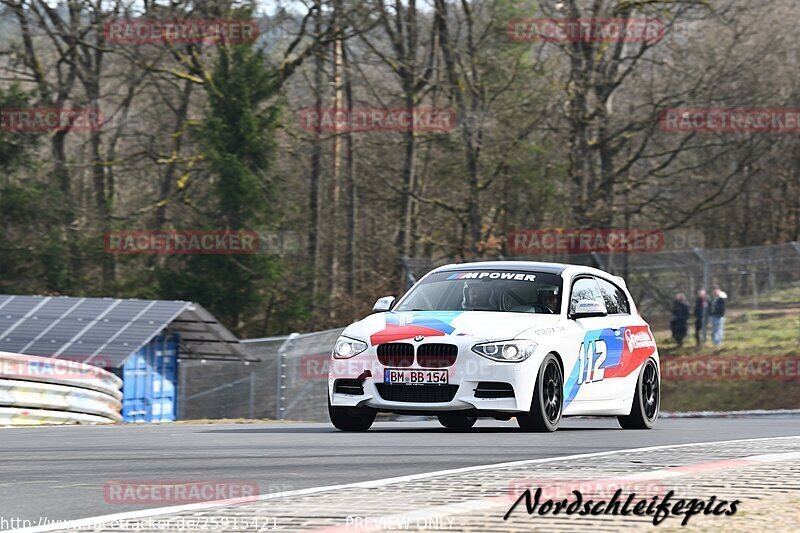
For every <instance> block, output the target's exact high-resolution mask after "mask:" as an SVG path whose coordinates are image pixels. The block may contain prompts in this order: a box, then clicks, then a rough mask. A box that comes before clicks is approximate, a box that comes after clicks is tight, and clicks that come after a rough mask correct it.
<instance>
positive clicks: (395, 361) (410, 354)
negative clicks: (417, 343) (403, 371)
mask: <svg viewBox="0 0 800 533" xmlns="http://www.w3.org/2000/svg"><path fill="white" fill-rule="evenodd" d="M378 361H380V363H381V364H382V365H383V366H392V367H404V366H411V365H413V364H414V346H413V345H411V344H406V343H402V342H389V343H386V344H379V345H378Z"/></svg>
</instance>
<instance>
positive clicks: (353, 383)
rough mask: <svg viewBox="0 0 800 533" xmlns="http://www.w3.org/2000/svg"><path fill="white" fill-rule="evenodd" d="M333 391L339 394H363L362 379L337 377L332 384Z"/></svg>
mask: <svg viewBox="0 0 800 533" xmlns="http://www.w3.org/2000/svg"><path fill="white" fill-rule="evenodd" d="M333 392H337V393H339V394H354V395H357V396H361V395H362V394H364V381H362V380H360V379H337V380H336V382H335V383H334V384H333Z"/></svg>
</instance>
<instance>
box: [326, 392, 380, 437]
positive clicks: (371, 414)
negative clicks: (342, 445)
mask: <svg viewBox="0 0 800 533" xmlns="http://www.w3.org/2000/svg"><path fill="white" fill-rule="evenodd" d="M376 414H377V411H375V410H374V409H370V408H368V407H334V406H332V405H331V399H330V398H328V415H329V416H330V419H331V424H333V427H335V428H336V429H338V430H339V431H367V430H368V429H369V428H370V427H372V423H373V422H375V415H376Z"/></svg>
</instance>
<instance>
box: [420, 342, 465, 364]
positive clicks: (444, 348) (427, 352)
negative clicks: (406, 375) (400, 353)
mask: <svg viewBox="0 0 800 533" xmlns="http://www.w3.org/2000/svg"><path fill="white" fill-rule="evenodd" d="M456 356H458V346H456V345H455V344H420V345H419V348H417V362H418V363H419V366H421V367H424V368H445V367H448V366H453V365H454V364H456Z"/></svg>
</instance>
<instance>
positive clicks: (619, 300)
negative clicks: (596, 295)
mask: <svg viewBox="0 0 800 533" xmlns="http://www.w3.org/2000/svg"><path fill="white" fill-rule="evenodd" d="M595 279H597V284H598V285H599V286H600V293H601V294H602V295H603V303H605V304H606V309H608V314H609V315H617V314H625V315H627V314H630V312H631V308H630V305H629V304H628V298H627V296H625V293H624V292H623V291H622V289H620V288H619V287H617V286H616V285H614V284H613V283H611V282H608V281H606V280H604V279H603V278H595Z"/></svg>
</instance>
